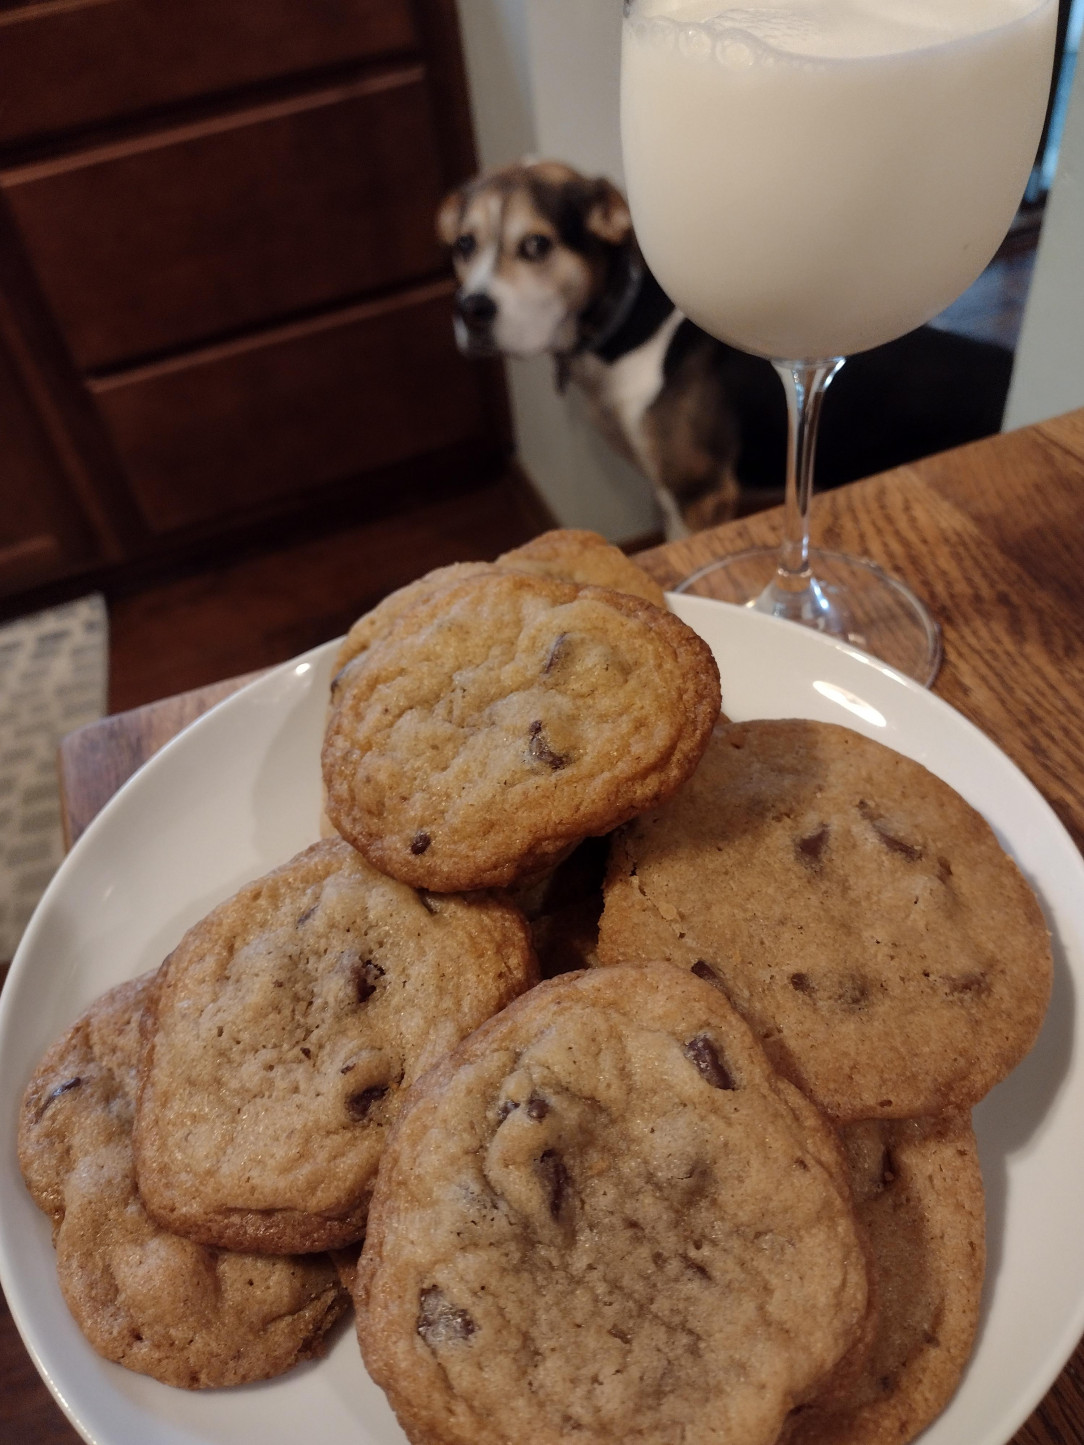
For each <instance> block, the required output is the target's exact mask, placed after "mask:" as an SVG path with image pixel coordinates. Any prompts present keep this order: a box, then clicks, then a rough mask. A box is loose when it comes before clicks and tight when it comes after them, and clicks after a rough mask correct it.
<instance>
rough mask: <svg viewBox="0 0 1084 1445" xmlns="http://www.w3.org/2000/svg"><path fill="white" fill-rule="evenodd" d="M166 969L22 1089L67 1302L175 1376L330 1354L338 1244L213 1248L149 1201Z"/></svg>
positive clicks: (248, 1376)
mask: <svg viewBox="0 0 1084 1445" xmlns="http://www.w3.org/2000/svg"><path fill="white" fill-rule="evenodd" d="M153 984H154V975H153V974H147V975H145V976H144V977H143V978H140V979H137V980H135V981H133V982H132V983H126V984H121V985H120V986H119V987H118V988H115V989H112V990H111V991H110V992H109V993H107V994H105V995H104V996H103V997H102V998H100V999H99V1000H98V1001H97V1002H96V1003H94V1004H93V1005H92V1006H91V1007H90V1009H88V1010H87V1012H86V1013H85V1014H84V1015H83V1016H82V1018H80V1019H79V1021H78V1022H77V1023H76V1024H75V1025H73V1027H72V1028H71V1029H70V1030H69V1032H68V1033H67V1034H66V1035H65V1036H64V1037H63V1038H62V1039H61V1040H60V1041H59V1042H58V1043H57V1044H55V1045H54V1046H53V1048H52V1049H50V1050H49V1052H48V1053H47V1054H46V1056H45V1058H44V1059H43V1060H42V1062H41V1064H40V1065H39V1067H38V1070H37V1072H36V1073H35V1075H34V1078H33V1079H32V1080H31V1082H30V1085H29V1087H28V1089H27V1091H26V1096H25V1098H24V1100H23V1107H22V1115H21V1119H20V1127H19V1162H20V1165H21V1167H22V1171H23V1176H24V1178H25V1179H26V1182H27V1185H28V1187H29V1189H30V1192H31V1194H32V1195H33V1197H34V1200H35V1202H36V1203H37V1204H38V1206H39V1207H40V1208H41V1209H42V1210H44V1211H45V1213H46V1214H48V1215H49V1216H50V1218H51V1219H52V1221H53V1239H54V1243H55V1245H56V1252H57V1274H58V1276H59V1280H60V1287H61V1290H62V1292H63V1295H64V1298H65V1300H66V1302H67V1305H68V1308H69V1309H70V1310H71V1312H72V1315H73V1316H74V1317H75V1320H76V1322H77V1324H78V1325H79V1328H80V1329H81V1330H82V1331H83V1333H84V1335H86V1337H87V1339H88V1340H89V1341H90V1343H91V1344H92V1345H93V1347H94V1348H95V1350H97V1351H98V1353H99V1354H101V1355H104V1356H105V1358H106V1359H108V1360H113V1361H115V1362H116V1363H117V1364H121V1365H125V1366H126V1367H127V1368H128V1369H130V1370H137V1371H139V1372H140V1373H141V1374H146V1375H153V1376H154V1378H155V1379H156V1380H161V1381H162V1382H163V1383H164V1384H167V1385H180V1386H184V1387H186V1388H188V1389H209V1388H214V1387H217V1386H220V1385H238V1384H244V1383H247V1382H250V1381H253V1380H265V1379H268V1378H270V1377H271V1376H273V1375H278V1374H281V1373H282V1371H284V1370H287V1369H289V1368H290V1366H292V1365H294V1364H296V1363H297V1362H298V1361H300V1360H305V1359H309V1358H311V1357H312V1356H313V1355H319V1354H322V1353H323V1351H324V1348H325V1345H326V1339H327V1334H328V1331H329V1330H330V1328H331V1326H332V1325H333V1324H334V1323H335V1321H336V1320H337V1319H338V1318H339V1317H340V1316H341V1315H342V1314H343V1313H344V1312H345V1310H346V1309H347V1308H348V1305H349V1297H348V1295H347V1293H346V1291H345V1289H343V1288H342V1287H341V1286H340V1284H339V1281H338V1278H337V1275H336V1272H335V1269H334V1267H333V1265H332V1263H331V1260H330V1259H329V1258H328V1256H327V1255H306V1256H303V1257H302V1256H283V1257H270V1256H260V1255H251V1254H248V1255H246V1254H235V1253H232V1252H230V1251H223V1250H217V1249H205V1248H204V1247H203V1246H202V1245H199V1244H194V1243H192V1241H191V1240H188V1239H182V1238H180V1237H179V1236H177V1235H174V1234H170V1233H168V1232H167V1231H165V1230H163V1229H161V1228H160V1227H159V1226H158V1225H156V1224H155V1223H154V1222H153V1221H152V1220H151V1219H150V1217H149V1216H148V1215H147V1213H146V1211H145V1210H144V1208H143V1206H142V1203H141V1201H140V1198H139V1194H138V1192H137V1190H136V1184H135V1174H134V1171H133V1167H132V1138H131V1136H132V1118H133V1114H134V1110H135V1076H136V1064H137V1060H138V1054H139V1019H140V1013H141V1011H142V1008H143V1004H144V1001H145V1000H146V998H147V996H148V994H149V993H150V991H151V989H152V988H153Z"/></svg>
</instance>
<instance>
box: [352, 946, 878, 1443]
mask: <svg viewBox="0 0 1084 1445" xmlns="http://www.w3.org/2000/svg"><path fill="white" fill-rule="evenodd" d="M355 1302H356V1305H357V1311H358V1335H359V1340H360V1344H361V1350H362V1354H363V1357H364V1359H365V1363H366V1366H367V1368H368V1370H369V1372H370V1374H371V1375H372V1377H373V1378H374V1379H375V1380H376V1381H377V1382H378V1383H379V1384H380V1385H381V1386H382V1387H383V1388H384V1390H385V1391H386V1392H387V1394H388V1397H389V1399H390V1401H391V1404H392V1406H393V1408H394V1410H395V1412H396V1414H397V1416H398V1418H399V1420H400V1423H401V1424H402V1426H403V1428H404V1429H405V1431H406V1433H407V1435H408V1437H409V1438H410V1440H411V1441H412V1442H414V1445H507V1442H511V1441H517V1442H518V1441H526V1440H530V1441H532V1442H533V1445H556V1442H558V1441H560V1442H566V1441H568V1440H570V1439H575V1440H578V1441H581V1442H583V1445H602V1442H624V1441H630V1440H640V1441H660V1442H662V1441H665V1442H674V1445H676V1442H678V1441H692V1440H695V1441H697V1442H701V1445H722V1442H726V1445H771V1442H773V1441H774V1440H775V1439H776V1437H777V1435H778V1434H779V1430H780V1427H781V1425H782V1423H783V1420H784V1418H785V1416H786V1413H787V1411H788V1410H789V1409H790V1408H791V1407H792V1406H794V1405H795V1404H797V1403H799V1402H800V1401H802V1400H804V1399H806V1398H807V1397H809V1396H810V1395H812V1394H814V1393H815V1392H816V1391H817V1389H818V1387H819V1386H821V1385H822V1384H823V1382H824V1381H825V1380H826V1379H827V1378H830V1377H831V1376H832V1374H833V1372H834V1371H835V1370H836V1368H837V1366H838V1365H839V1363H840V1361H841V1360H843V1359H844V1358H845V1356H846V1355H847V1353H848V1351H850V1350H851V1349H852V1348H853V1347H854V1346H855V1344H856V1342H857V1341H859V1340H861V1339H862V1338H863V1336H864V1333H865V1331H866V1329H867V1327H868V1323H869V1315H868V1309H869V1294H868V1281H867V1266H866V1257H865V1252H864V1245H863V1242H862V1239H861V1236H860V1232H859V1230H858V1228H857V1225H856V1222H855V1216H854V1210H853V1203H852V1201H851V1198H850V1194H849V1190H848V1186H847V1179H846V1167H845V1165H844V1162H843V1158H842V1155H841V1152H840V1150H839V1145H838V1142H837V1141H836V1139H835V1136H834V1134H833V1132H832V1130H831V1129H830V1128H829V1127H828V1126H827V1125H826V1123H825V1122H824V1121H823V1119H822V1117H821V1116H820V1115H819V1114H818V1112H817V1111H816V1110H815V1109H814V1108H813V1106H812V1105H811V1104H810V1103H809V1102H808V1101H807V1100H806V1099H805V1098H803V1097H802V1095H801V1094H800V1093H799V1092H798V1090H796V1089H794V1088H793V1087H792V1086H791V1085H789V1084H788V1083H786V1081H784V1080H782V1079H780V1078H778V1076H776V1075H775V1074H774V1073H773V1072H772V1070H771V1069H770V1067H769V1066H768V1063H767V1060H766V1059H765V1056H764V1053H763V1051H762V1050H761V1049H760V1048H759V1046H758V1045H757V1043H756V1041H755V1039H754V1038H753V1036H752V1034H751V1033H750V1031H749V1030H748V1028H747V1027H746V1026H745V1025H744V1024H743V1023H742V1021H741V1019H740V1018H739V1017H738V1016H737V1015H736V1014H735V1013H734V1011H733V1010H732V1009H731V1008H730V1007H729V1006H728V1005H727V1003H726V1001H725V1000H724V999H723V998H722V997H721V996H720V995H719V994H718V993H717V992H716V991H714V990H713V989H711V988H710V987H708V986H707V985H705V984H703V983H701V982H700V981H699V980H697V979H695V978H693V977H691V976H682V975H680V974H676V973H675V972H674V970H672V969H670V968H669V967H668V966H666V965H661V964H660V965H648V966H641V967H622V968H615V969H606V970H603V969H594V970H589V971H587V972H584V973H578V974H566V975H564V976H562V977H561V978H558V979H553V980H550V981H548V982H545V983H542V984H540V985H539V986H538V987H537V988H535V989H534V990H532V991H531V993H529V994H527V995H525V996H524V997H523V998H521V999H519V1000H518V1001H517V1002H516V1003H514V1004H512V1005H511V1006H510V1007H509V1008H507V1009H506V1010H504V1012H503V1013H501V1014H500V1015H498V1016H497V1017H496V1018H494V1019H492V1020H491V1021H490V1022H489V1023H488V1024H486V1025H484V1026H483V1027H482V1028H481V1029H479V1030H478V1031H477V1032H476V1033H475V1034H473V1035H472V1036H471V1037H470V1038H469V1039H467V1040H466V1041H465V1042H464V1044H463V1045H462V1046H461V1047H460V1048H459V1049H457V1050H456V1051H455V1053H454V1054H452V1055H451V1056H450V1057H449V1058H447V1059H446V1060H445V1061H444V1062H442V1063H441V1064H439V1065H438V1066H437V1067H436V1068H435V1069H433V1070H432V1071H431V1072H430V1073H429V1074H427V1075H426V1076H425V1077H424V1078H423V1079H421V1080H419V1082H418V1083H417V1084H416V1085H415V1087H414V1088H413V1089H412V1090H411V1092H410V1095H409V1098H408V1101H407V1103H406V1105H405V1107H404V1110H403V1113H402V1114H401V1116H400V1119H399V1121H398V1123H397V1125H396V1127H395V1129H394V1131H393V1134H392V1137H391V1139H390V1140H389V1143H388V1148H387V1151H386V1153H385V1156H384V1160H383V1163H382V1165H381V1170H380V1177H379V1180H378V1183H377V1187H376V1191H375V1194H374V1197H373V1205H372V1211H371V1214H370V1219H369V1229H368V1232H367V1235H366V1240H365V1246H364V1249H363V1251H362V1257H361V1263H360V1266H359V1272H358V1279H357V1284H356V1289H355Z"/></svg>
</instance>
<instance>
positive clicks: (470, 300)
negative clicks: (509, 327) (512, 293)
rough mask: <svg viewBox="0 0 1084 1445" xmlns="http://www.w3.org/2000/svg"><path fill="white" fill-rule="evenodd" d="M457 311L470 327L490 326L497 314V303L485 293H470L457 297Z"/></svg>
mask: <svg viewBox="0 0 1084 1445" xmlns="http://www.w3.org/2000/svg"><path fill="white" fill-rule="evenodd" d="M455 304H456V310H457V311H458V312H459V314H460V316H461V317H462V318H463V320H464V321H465V322H466V323H467V325H468V326H469V327H472V328H480V327H483V326H488V325H489V323H490V322H491V321H492V320H493V318H494V317H495V316H496V314H497V303H496V302H495V301H494V300H493V298H492V296H487V295H486V293H485V292H484V291H468V292H467V293H466V295H462V294H460V295H459V296H457V297H456V303H455Z"/></svg>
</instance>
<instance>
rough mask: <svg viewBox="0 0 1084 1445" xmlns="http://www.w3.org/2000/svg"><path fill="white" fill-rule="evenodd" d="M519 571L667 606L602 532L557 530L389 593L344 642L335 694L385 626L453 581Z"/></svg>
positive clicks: (656, 588)
mask: <svg viewBox="0 0 1084 1445" xmlns="http://www.w3.org/2000/svg"><path fill="white" fill-rule="evenodd" d="M509 570H511V571H517V572H528V573H533V574H534V575H535V576H539V577H553V578H556V579H557V581H559V582H577V583H579V584H580V585H581V586H582V585H586V584H590V585H591V586H593V587H609V588H611V589H612V590H613V591H615V592H629V593H631V594H632V595H633V596H634V597H642V598H643V599H644V600H645V601H647V602H653V603H654V604H655V606H656V607H665V605H666V597H665V594H664V593H663V590H662V588H661V587H660V586H659V585H658V583H657V582H656V581H655V580H654V579H653V578H652V577H650V576H648V574H647V573H646V572H645V571H644V570H643V568H642V567H639V566H638V565H637V564H636V563H635V562H633V561H632V560H631V559H630V558H628V557H626V556H625V554H624V552H622V551H621V549H620V548H619V547H615V546H613V545H612V544H611V543H609V542H607V541H606V539H605V537H601V536H599V534H598V533H597V532H587V531H583V530H582V529H579V528H574V527H557V528H554V529H553V530H552V531H549V532H543V533H542V534H541V535H540V536H538V537H534V538H532V539H531V541H529V542H525V543H524V545H523V546H522V547H514V548H513V549H512V550H511V551H510V552H502V553H501V555H500V556H499V557H498V558H497V560H496V561H495V562H453V563H451V564H450V565H449V566H447V567H437V568H435V569H434V570H433V571H432V572H427V573H426V574H425V576H424V577H419V578H418V579H417V580H416V581H414V582H408V583H407V585H406V586H405V587H400V588H398V589H397V590H396V591H395V592H392V593H389V595H388V596H387V597H385V598H384V599H383V600H382V601H381V602H379V603H377V605H376V606H375V607H374V608H372V609H371V610H370V611H369V612H366V613H365V614H364V616H362V617H359V618H358V620H357V621H356V622H355V623H354V625H353V626H352V627H351V628H350V631H349V632H348V633H347V634H346V636H345V637H344V638H343V640H342V642H341V643H340V644H339V649H338V652H337V653H336V655H335V663H334V669H333V671H334V678H333V680H332V693H333V694H334V692H335V689H336V680H337V679H338V677H339V674H340V672H341V671H342V669H343V668H344V667H346V665H347V664H348V663H349V662H352V661H353V659H354V658H355V657H357V656H359V655H360V654H361V653H362V652H364V651H365V649H366V648H367V647H369V646H370V645H371V644H372V642H373V641H374V639H375V638H377V637H378V636H379V635H380V633H381V632H382V631H383V629H384V628H386V627H387V626H389V625H390V624H391V623H392V622H394V621H395V619H396V618H397V617H399V616H401V615H402V613H404V612H406V611H408V610H409V609H410V608H411V607H413V606H415V605H416V604H417V603H418V602H423V601H425V599H426V598H427V597H431V596H432V595H433V594H434V593H436V592H439V591H440V590H441V589H442V588H444V587H447V586H449V585H451V584H452V583H454V582H461V581H462V580H463V579H464V578H466V577H476V576H479V575H484V574H485V573H489V572H494V571H509Z"/></svg>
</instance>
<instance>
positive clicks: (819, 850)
mask: <svg viewBox="0 0 1084 1445" xmlns="http://www.w3.org/2000/svg"><path fill="white" fill-rule="evenodd" d="M828 832H829V829H828V824H827V823H822V824H821V825H820V827H819V828H817V829H815V830H814V831H813V832H812V833H808V834H807V835H806V836H805V837H804V838H798V839H797V840H796V842H795V844H794V851H795V852H796V853H797V855H798V859H799V861H800V862H802V863H804V864H805V866H806V867H807V868H819V867H820V865H821V863H822V862H823V861H824V850H825V848H826V847H827V846H828Z"/></svg>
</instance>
